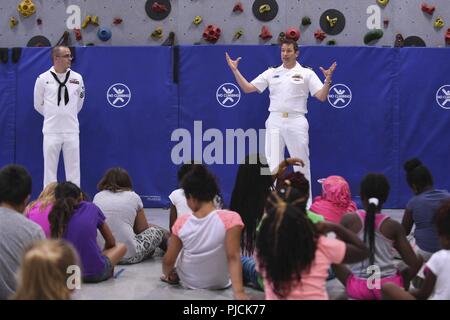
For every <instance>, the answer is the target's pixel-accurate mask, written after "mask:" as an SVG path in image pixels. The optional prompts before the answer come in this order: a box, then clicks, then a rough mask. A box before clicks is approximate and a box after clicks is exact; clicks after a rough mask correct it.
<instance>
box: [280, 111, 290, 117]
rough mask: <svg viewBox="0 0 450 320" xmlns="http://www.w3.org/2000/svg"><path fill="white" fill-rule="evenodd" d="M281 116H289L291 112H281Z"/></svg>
mask: <svg viewBox="0 0 450 320" xmlns="http://www.w3.org/2000/svg"><path fill="white" fill-rule="evenodd" d="M281 116H282V117H283V118H287V117H288V116H289V113H288V112H283V113H282V114H281Z"/></svg>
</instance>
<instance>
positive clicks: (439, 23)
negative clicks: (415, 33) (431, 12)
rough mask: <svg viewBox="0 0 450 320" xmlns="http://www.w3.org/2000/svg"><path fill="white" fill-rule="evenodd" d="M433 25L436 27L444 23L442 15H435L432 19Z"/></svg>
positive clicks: (440, 26) (438, 27)
mask: <svg viewBox="0 0 450 320" xmlns="http://www.w3.org/2000/svg"><path fill="white" fill-rule="evenodd" d="M433 25H434V27H435V28H437V29H440V28H442V27H443V26H444V25H445V22H444V20H443V19H442V17H437V18H436V20H434V24H433Z"/></svg>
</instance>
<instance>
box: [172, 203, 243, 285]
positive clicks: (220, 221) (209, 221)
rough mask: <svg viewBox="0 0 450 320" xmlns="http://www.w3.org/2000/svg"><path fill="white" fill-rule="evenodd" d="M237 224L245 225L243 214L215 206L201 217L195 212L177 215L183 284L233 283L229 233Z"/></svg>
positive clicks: (177, 264) (174, 226)
mask: <svg viewBox="0 0 450 320" xmlns="http://www.w3.org/2000/svg"><path fill="white" fill-rule="evenodd" d="M235 226H241V227H244V223H243V222H242V219H241V216H240V215H239V214H238V213H236V212H233V211H228V210H214V211H212V212H211V213H209V214H208V215H207V216H206V217H203V218H201V219H199V218H197V217H196V216H194V215H183V216H181V217H180V218H178V219H177V221H176V222H175V224H174V225H173V228H172V232H173V234H174V235H175V236H177V237H178V238H180V240H181V242H182V243H183V248H182V250H181V252H180V254H179V255H178V260H177V263H176V268H177V273H178V276H179V278H180V281H181V284H182V285H183V286H185V287H187V288H190V289H223V288H226V287H228V286H230V285H231V280H230V275H229V272H228V263H227V255H226V248H225V237H226V232H227V230H229V229H231V228H233V227H235Z"/></svg>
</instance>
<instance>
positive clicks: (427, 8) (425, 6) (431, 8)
mask: <svg viewBox="0 0 450 320" xmlns="http://www.w3.org/2000/svg"><path fill="white" fill-rule="evenodd" d="M420 8H421V9H422V11H423V12H425V13H428V14H429V15H432V14H433V12H434V10H436V7H435V6H430V5H429V4H426V3H422V5H421V6H420Z"/></svg>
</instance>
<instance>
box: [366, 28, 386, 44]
mask: <svg viewBox="0 0 450 320" xmlns="http://www.w3.org/2000/svg"><path fill="white" fill-rule="evenodd" d="M382 37H383V30H381V29H374V30H370V31H369V32H367V33H366V35H365V36H364V43H365V44H369V43H370V42H372V41H374V40H378V39H380V38H382Z"/></svg>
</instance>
